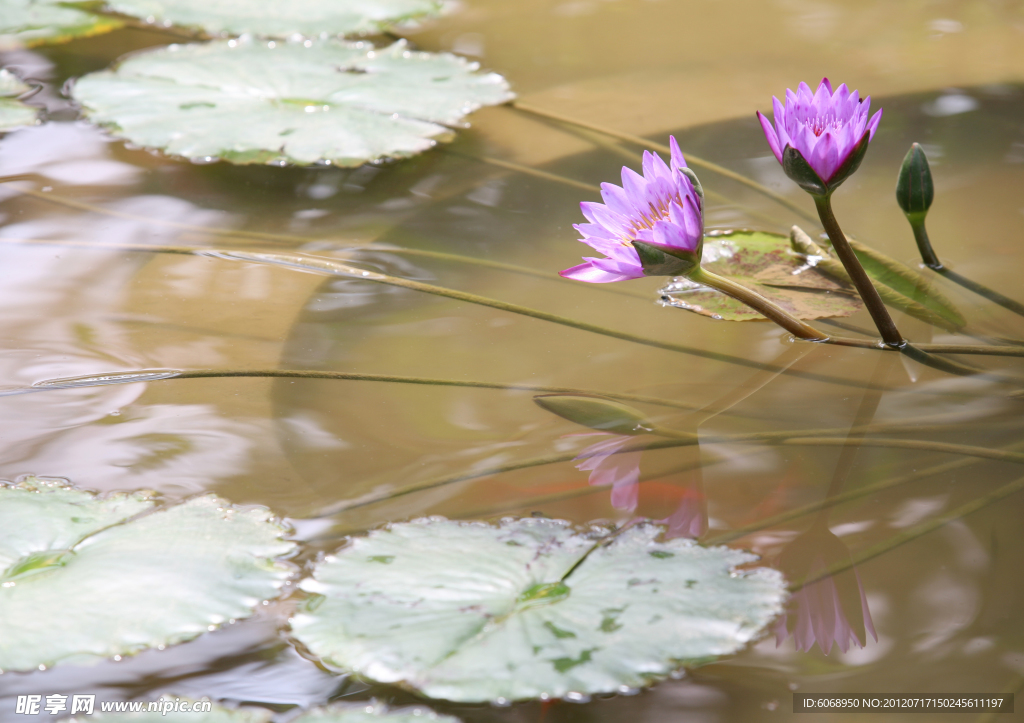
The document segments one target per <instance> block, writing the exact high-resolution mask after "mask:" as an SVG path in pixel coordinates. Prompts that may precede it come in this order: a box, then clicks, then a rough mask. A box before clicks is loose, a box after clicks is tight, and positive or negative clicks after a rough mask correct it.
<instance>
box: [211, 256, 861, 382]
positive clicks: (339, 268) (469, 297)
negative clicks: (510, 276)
mask: <svg viewBox="0 0 1024 723" xmlns="http://www.w3.org/2000/svg"><path fill="white" fill-rule="evenodd" d="M203 255H208V256H214V257H216V258H221V259H225V260H229V261H245V262H250V263H257V264H271V265H275V266H283V267H286V268H293V269H301V270H304V271H312V272H315V273H321V274H326V275H329V276H344V277H348V278H355V279H362V280H364V281H373V282H375V283H381V284H387V285H389V286H398V287H400V288H404V289H410V290H412V291H419V292H422V293H426V294H433V295H435V296H442V297H445V298H448V299H454V300H456V301H463V302H467V303H470V304H478V305H480V306H487V307H490V308H492V309H498V310H500V311H507V312H510V313H513V314H520V315H522V316H528V317H532V318H534V319H540V320H542V321H548V322H551V323H554V324H560V325H562V326H567V327H570V328H573V329H579V330H580V331H588V332H591V333H594V334H601V335H602V336H607V337H611V338H613V339H620V340H622V341H628V342H632V343H634V344H642V345H644V346H649V347H653V348H655V349H664V350H666V351H673V352H678V353H682V354H689V355H691V356H696V357H701V358H704V359H711V360H714V361H720V362H725V363H727V364H735V365H737V366H742V367H747V368H750V369H769V370H772V371H777V370H778V369H777V368H776V367H773V366H771V365H768V364H762V363H760V362H756V361H751V360H750V359H745V358H743V357H738V356H732V355H731V354H722V353H719V352H712V351H706V350H704V349H697V348H694V347H689V346H684V345H682V344H672V343H670V342H664V341H660V340H657V339H649V338H647V337H643V336H637V335H636V334H630V333H627V332H623V331H616V330H614V329H608V328H606V327H603V326H598V325H597V324H589V323H587V322H584V321H576V320H575V319H569V318H567V317H564V316H558V315H557V314H550V313H548V312H546V311H539V310H537V309H531V308H529V307H526V306H520V305H518V304H511V303H507V302H504V301H498V300H497V299H491V298H488V297H485V296H478V295H476V294H470V293H467V292H465V291H458V290H456V289H448V288H445V287H443V286H434V285H433V284H425V283H422V282H420V281H413V280H411V279H403V278H400V277H397V276H388V275H387V274H381V273H378V272H376V271H369V270H365V269H360V268H356V267H354V266H348V265H347V264H342V263H340V262H337V261H334V260H331V259H322V258H317V257H313V256H304V255H300V254H281V253H254V252H246V251H230V250H220V251H218V250H209V251H205V252H203ZM782 373H784V374H789V375H792V376H794V377H799V378H802V379H809V380H813V381H818V382H824V383H827V384H839V385H842V386H854V387H863V385H862V384H860V383H857V382H853V381H850V380H846V379H841V378H839V377H832V376H827V375H823V374H815V373H811V372H803V371H799V370H793V369H786V370H782Z"/></svg>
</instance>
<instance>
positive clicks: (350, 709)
mask: <svg viewBox="0 0 1024 723" xmlns="http://www.w3.org/2000/svg"><path fill="white" fill-rule="evenodd" d="M164 701H168V702H170V703H171V704H172V705H173V704H174V703H175V702H176V701H181V702H182V703H184V705H187V706H188V709H187V710H184V711H183V710H168V711H162V710H161V711H142V712H138V713H107V714H104V713H97V714H96V715H93V716H90V720H100V721H103V720H110V721H126V722H127V721H130V722H131V723H266V721H268V720H270V719H271V718H272V717H273V715H274V713H273V711H270V710H267V709H266V708H250V707H246V708H226V707H224V706H222V705H217V704H214V703H210V702H208V701H197V700H194V699H191V698H178V697H175V698H174V699H173V700H171V698H170V697H169V696H165V697H164V698H163V699H161V701H159V704H160V705H163V703H164ZM181 707H184V706H181ZM207 707H208V708H209V709H210V710H206V708H207ZM291 723H459V719H458V718H453V717H452V716H448V715H438V714H437V713H435V712H434V711H432V710H429V709H427V708H422V707H418V706H417V707H415V708H388V707H387V706H386V705H384V704H383V703H378V702H377V701H369V702H367V703H362V704H360V703H349V704H334V705H330V706H327V707H324V708H313V709H312V710H308V711H306V712H305V713H303V714H302V715H300V716H298V717H297V718H293V719H291Z"/></svg>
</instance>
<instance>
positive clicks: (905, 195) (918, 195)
mask: <svg viewBox="0 0 1024 723" xmlns="http://www.w3.org/2000/svg"><path fill="white" fill-rule="evenodd" d="M934 198H935V187H934V186H933V185H932V171H931V169H930V168H929V167H928V158H927V157H926V156H925V154H924V149H922V148H921V145H920V144H919V143H915V144H914V145H912V146H911V147H910V150H909V151H908V152H907V155H906V157H905V158H904V159H903V165H902V166H900V175H899V178H898V179H897V180H896V202H897V203H898V204H899V205H900V208H902V209H903V213H905V214H906V215H907V218H908V219H909V220H910V222H911V223H920V222H921V221H924V217H925V215H926V214H927V213H928V209H929V208H931V205H932V200H933V199H934Z"/></svg>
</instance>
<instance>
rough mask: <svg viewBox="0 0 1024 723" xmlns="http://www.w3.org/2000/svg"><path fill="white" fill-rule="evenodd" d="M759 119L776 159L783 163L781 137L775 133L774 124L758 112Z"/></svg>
mask: <svg viewBox="0 0 1024 723" xmlns="http://www.w3.org/2000/svg"><path fill="white" fill-rule="evenodd" d="M776 102H778V101H776ZM757 119H758V120H759V121H761V130H762V131H764V137H765V140H767V141H768V147H769V148H771V149H772V153H774V154H775V158H776V159H777V160H778V161H779V163H782V149H780V148H779V136H778V135H777V134H776V133H775V129H774V128H772V124H771V123H770V122H769V121H768V119H767V118H765V117H764V115H762V114H761V111H757Z"/></svg>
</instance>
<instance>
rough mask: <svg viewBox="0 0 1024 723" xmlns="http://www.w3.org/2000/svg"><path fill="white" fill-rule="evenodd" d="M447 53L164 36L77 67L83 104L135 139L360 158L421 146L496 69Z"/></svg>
mask: <svg viewBox="0 0 1024 723" xmlns="http://www.w3.org/2000/svg"><path fill="white" fill-rule="evenodd" d="M476 67H477V66H476V65H475V64H473V63H470V62H468V61H466V60H464V59H462V58H459V57H457V56H454V55H451V54H448V53H420V52H414V51H411V50H409V47H408V45H407V44H406V43H405V42H404V41H398V42H396V43H394V44H393V45H391V46H389V47H387V48H383V49H375V48H374V47H373V46H372V45H370V44H369V43H365V42H357V43H351V42H343V41H339V40H323V41H317V42H314V41H305V42H274V41H271V42H269V43H265V42H261V43H257V42H255V41H249V40H229V41H223V42H215V43H209V44H202V45H200V44H193V45H180V46H176V45H172V46H170V47H167V48H161V49H159V50H154V51H150V52H146V53H139V54H136V55H133V56H131V57H129V58H128V59H127V60H125V61H124V62H122V63H121V64H120V65H118V66H117V67H116V69H114V70H104V71H101V72H98V73H92V74H90V75H87V76H85V77H84V78H81V79H80V80H79V81H78V83H76V85H75V87H74V97H75V100H77V101H78V102H79V103H81V104H82V106H83V109H84V110H85V113H86V115H87V116H88V117H89V118H91V119H92V120H93V121H95V122H96V123H99V124H101V125H104V126H108V127H109V128H111V129H112V130H113V132H114V133H116V134H118V135H120V136H122V137H124V138H126V139H128V140H129V141H131V142H132V143H135V144H137V145H140V146H145V147H148V148H159V149H161V150H163V151H165V152H167V153H169V154H172V155H176V156H184V157H187V158H194V159H195V158H198V159H203V160H213V159H216V158H221V159H224V160H228V161H231V162H233V163H270V164H275V165H283V164H286V163H295V164H299V165H307V164H311V163H317V162H319V163H333V164H335V165H340V166H356V165H360V164H362V163H364V162H366V161H376V160H380V159H384V158H404V157H407V156H412V155H415V154H417V153H421V152H422V151H425V150H427V149H429V148H431V147H432V146H434V145H436V143H437V142H438V141H443V140H449V139H450V138H451V136H452V129H451V128H450V127H449V126H456V125H461V124H462V118H463V117H464V116H465V115H466V114H467V113H470V112H471V111H473V110H475V109H477V108H479V107H480V106H481V105H493V104H496V103H504V102H506V101H508V100H510V99H511V98H512V94H511V93H510V92H509V89H508V84H507V83H506V82H505V80H504V78H502V77H501V76H500V75H497V74H495V73H478V72H476Z"/></svg>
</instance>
